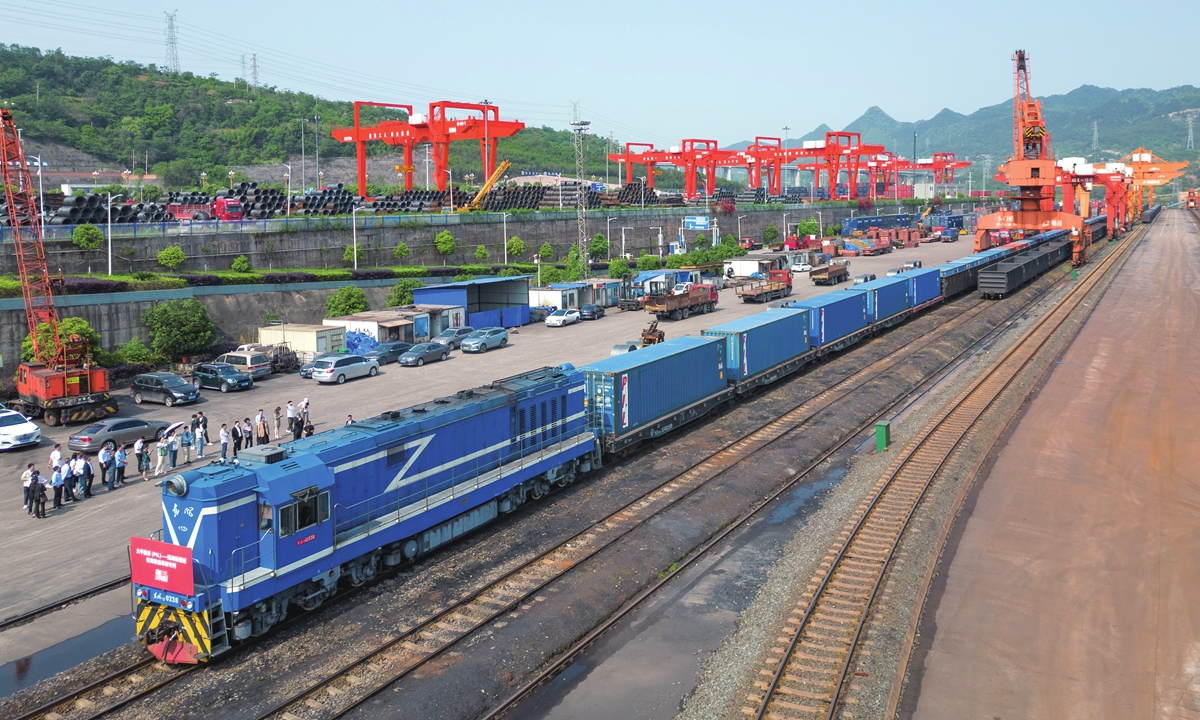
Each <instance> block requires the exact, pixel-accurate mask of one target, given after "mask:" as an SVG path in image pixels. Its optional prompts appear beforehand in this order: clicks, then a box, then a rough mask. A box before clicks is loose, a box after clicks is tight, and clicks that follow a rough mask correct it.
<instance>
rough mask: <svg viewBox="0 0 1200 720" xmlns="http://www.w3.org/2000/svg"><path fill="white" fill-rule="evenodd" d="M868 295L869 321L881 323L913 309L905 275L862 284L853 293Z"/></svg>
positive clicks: (854, 288) (856, 286) (853, 289)
mask: <svg viewBox="0 0 1200 720" xmlns="http://www.w3.org/2000/svg"><path fill="white" fill-rule="evenodd" d="M855 290H857V291H859V292H865V293H867V319H868V320H870V321H871V322H879V321H880V320H887V319H888V318H890V317H892V316H893V315H896V314H898V313H902V312H904V311H905V310H908V309H909V308H911V307H912V303H911V302H910V300H909V295H908V278H906V277H904V274H903V273H901V274H900V275H895V276H892V277H884V278H879V279H878V280H872V281H870V282H865V283H860V284H858V285H855V286H854V287H853V288H851V292H853V291H855Z"/></svg>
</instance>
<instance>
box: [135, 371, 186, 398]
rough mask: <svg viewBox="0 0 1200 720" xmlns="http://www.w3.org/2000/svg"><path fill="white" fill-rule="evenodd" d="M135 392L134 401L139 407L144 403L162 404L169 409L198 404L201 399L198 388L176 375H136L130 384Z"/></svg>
mask: <svg viewBox="0 0 1200 720" xmlns="http://www.w3.org/2000/svg"><path fill="white" fill-rule="evenodd" d="M129 389H130V390H132V391H133V401H134V402H135V403H137V404H138V405H141V404H142V403H143V402H146V401H150V402H160V403H162V404H164V405H166V406H167V407H171V406H172V405H175V404H176V403H179V404H183V403H190V402H196V400H198V399H199V398H200V391H199V389H198V388H195V387H192V385H191V384H190V383H188V381H187V380H184V379H183V378H181V377H179V376H178V375H176V374H175V373H169V372H149V373H142V374H140V375H136V376H134V378H133V382H131V383H129Z"/></svg>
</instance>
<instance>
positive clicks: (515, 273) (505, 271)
mask: <svg viewBox="0 0 1200 720" xmlns="http://www.w3.org/2000/svg"><path fill="white" fill-rule="evenodd" d="M497 274H498V275H499V276H500V277H521V276H522V275H525V274H526V273H523V272H521V271H520V270H518V269H516V268H507V267H506V268H502V269H501V270H500V272H499V273H497Z"/></svg>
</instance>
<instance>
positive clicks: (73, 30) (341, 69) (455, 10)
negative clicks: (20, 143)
mask: <svg viewBox="0 0 1200 720" xmlns="http://www.w3.org/2000/svg"><path fill="white" fill-rule="evenodd" d="M109 6H111V7H116V8H120V10H114V11H107V10H105V9H104V8H105V7H109ZM0 10H2V11H3V18H4V20H3V23H0V42H4V43H15V44H21V45H33V46H36V47H40V48H50V49H53V48H62V50H63V51H64V52H66V53H69V54H72V55H99V56H103V55H107V56H111V57H112V58H113V59H115V60H134V61H137V62H141V63H159V64H161V63H162V62H163V59H164V57H165V49H164V29H165V20H164V17H163V11H164V10H178V21H177V22H178V35H179V60H180V65H181V67H182V69H184V70H188V71H191V72H193V73H196V74H201V75H207V74H209V73H216V74H217V75H218V76H219V77H221V78H223V79H232V78H234V77H237V76H240V74H241V62H242V56H243V54H244V55H245V56H246V62H247V64H249V62H250V56H251V55H252V54H257V55H258V65H259V82H260V83H261V84H263V85H273V86H276V87H279V88H282V89H292V90H304V91H307V92H311V93H314V94H317V95H320V96H323V97H326V98H330V99H338V100H376V101H383V102H397V103H405V104H413V105H416V106H421V105H424V104H426V103H428V102H429V101H431V100H443V99H445V100H459V101H464V102H472V101H474V102H477V101H479V100H482V99H485V98H486V99H488V100H490V101H492V102H494V103H497V104H498V105H499V106H500V111H501V113H502V115H503V116H504V117H516V118H519V119H521V120H524V121H525V122H526V123H527V124H529V125H550V126H552V127H556V128H562V127H565V126H566V124H567V123H568V122H569V120H570V116H571V101H573V100H577V101H579V107H580V114H581V117H582V118H584V119H587V120H591V121H592V128H593V129H594V130H595V131H596V132H597V133H598V134H608V133H609V132H611V133H613V134H614V135H615V136H616V138H617V139H618V140H625V141H643V142H653V143H655V144H657V145H659V146H660V147H661V146H665V145H671V144H678V141H679V140H680V139H681V138H684V137H694V138H714V139H717V140H718V141H720V142H721V144H723V145H724V144H728V143H732V142H736V141H738V140H746V139H752V138H753V137H754V136H755V135H766V136H779V135H782V134H783V130H782V128H783V127H784V126H789V127H790V128H791V131H790V132H789V133H788V134H789V135H790V136H791V137H797V136H799V135H802V134H804V133H807V132H809V131H810V130H812V129H813V128H814V127H816V126H817V125H819V124H820V123H827V124H829V125H830V126H832V127H834V128H841V127H843V126H844V125H845V124H846V123H848V122H850V121H852V120H854V119H855V118H856V117H858V116H859V115H860V114H861V113H862V112H863V111H864V110H866V109H867V108H868V107H870V106H871V105H879V106H880V107H882V108H883V109H884V110H885V111H886V112H887V113H888V114H890V115H891V116H892V117H894V118H896V119H898V120H904V121H913V120H919V119H925V118H929V117H931V116H933V115H935V114H936V113H937V112H938V111H939V110H941V109H942V108H943V107H948V108H950V109H952V110H956V111H958V112H963V113H970V112H972V111H974V110H976V109H978V108H979V107H982V106H985V105H992V104H995V103H997V102H1001V101H1004V100H1006V99H1007V98H1009V97H1011V95H1012V63H1011V60H1010V57H1011V55H1012V51H1013V50H1014V49H1016V48H1018V47H1021V48H1024V49H1025V50H1026V51H1027V52H1028V53H1029V56H1030V59H1031V68H1032V70H1031V72H1032V84H1033V90H1034V92H1035V93H1036V94H1038V95H1051V94H1056V93H1062V92H1067V91H1069V90H1072V89H1074V88H1076V87H1078V86H1079V85H1082V84H1085V83H1087V84H1093V85H1100V86H1106V87H1114V88H1119V89H1123V88H1129V87H1153V88H1155V89H1162V88H1167V87H1174V86H1177V85H1184V84H1200V55H1198V54H1197V53H1194V52H1191V51H1190V49H1188V48H1185V44H1186V42H1190V41H1191V39H1192V38H1191V37H1189V36H1188V35H1187V34H1183V35H1179V36H1178V37H1176V38H1174V40H1172V39H1171V38H1170V37H1169V33H1170V32H1171V31H1172V30H1171V29H1172V28H1195V27H1197V26H1198V25H1200V2H1197V0H1160V1H1158V2H1151V3H1145V4H1135V3H1130V2H1128V0H1125V1H1124V2H1109V1H1107V0H1097V1H1093V2H1067V1H1065V0H1058V1H1057V2H1037V3H1019V2H1012V0H1008V1H1007V2H927V1H921V0H903V1H899V0H889V1H887V2H882V1H880V2H876V1H871V2H777V1H765V2H731V1H730V0H720V1H719V2H707V1H705V0H692V1H691V2H675V1H669V2H663V1H661V0H660V1H658V2H646V1H644V0H643V1H640V2H634V1H630V0H612V1H611V2H606V3H605V2H600V3H598V2H574V3H572V2H562V1H561V0H560V1H558V2H524V1H521V0H507V1H506V2H478V1H477V0H450V1H448V2H441V1H435V2H420V3H411V2H410V3H397V2H387V1H386V0H385V1H384V2H373V3H372V2H341V1H339V0H324V1H321V2H316V1H312V0H291V1H290V2H287V3H281V2H254V1H252V0H242V1H241V2H227V1H225V0H205V2H181V1H178V0H176V1H175V2H172V3H171V4H169V5H167V4H163V3H155V2H146V1H143V0H125V1H124V2H121V3H119V4H118V3H103V2H101V3H97V2H81V1H80V0H62V1H58V0H11V1H10V0H0ZM1139 11H1140V12H1141V13H1142V15H1141V16H1140V17H1139V16H1138V14H1137V13H1138V12H1139ZM1156 50H1157V51H1160V52H1161V54H1160V55H1154V54H1153V53H1154V52H1155V51H1156ZM247 74H248V72H247Z"/></svg>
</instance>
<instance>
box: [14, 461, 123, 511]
mask: <svg viewBox="0 0 1200 720" xmlns="http://www.w3.org/2000/svg"><path fill="white" fill-rule="evenodd" d="M46 468H47V471H46V472H45V473H44V474H43V472H42V471H41V470H39V469H38V468H37V466H36V465H35V464H34V463H29V464H28V465H26V467H25V472H23V473H21V495H22V498H23V499H24V502H25V505H24V508H25V512H26V513H27V514H28V515H29V516H30V517H33V518H36V519H39V520H40V519H44V518H45V517H46V503H47V502H50V503H52V504H51V508H52V509H57V508H61V507H64V505H65V503H73V502H79V501H82V500H84V499H85V498H90V497H92V483H93V482H94V481H95V479H96V469H95V467H93V465H92V460H91V458H89V457H88V456H87V455H86V454H84V453H72V454H71V456H70V457H69V458H66V459H63V454H62V445H60V444H56V445H55V446H54V450H52V451H51V452H50V460H49V461H48V462H47V463H46ZM104 478H105V475H104V474H102V475H101V484H103V483H104V481H105V480H104ZM109 489H110V490H111V489H113V487H112V486H111V485H110V486H109ZM51 498H53V500H51Z"/></svg>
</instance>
